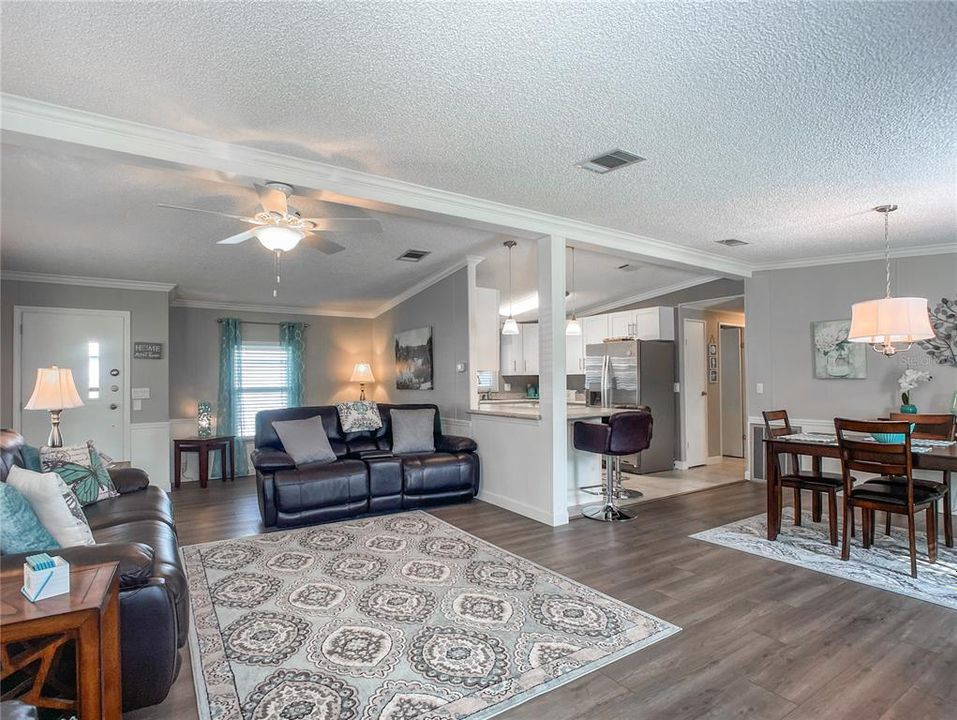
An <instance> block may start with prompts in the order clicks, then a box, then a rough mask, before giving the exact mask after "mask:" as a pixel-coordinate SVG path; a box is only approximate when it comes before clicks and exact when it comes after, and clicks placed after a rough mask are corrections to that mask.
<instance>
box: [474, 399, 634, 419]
mask: <svg viewBox="0 0 957 720" xmlns="http://www.w3.org/2000/svg"><path fill="white" fill-rule="evenodd" d="M482 405H485V407H482ZM623 409H624V408H610V407H592V406H589V405H584V404H581V403H569V404H568V410H567V412H568V421H569V422H572V421H575V420H587V419H590V418H600V417H607V416H608V415H614V414H615V413H618V412H622V410H623ZM469 414H470V415H490V416H492V417H508V418H520V419H523V420H540V419H541V417H542V414H541V411H540V410H539V407H538V405H537V404H535V405H530V404H512V405H509V404H506V403H493V404H492V406H491V407H489V406H488V404H487V403H485V402H483V403H481V404H480V405H479V409H478V410H469Z"/></svg>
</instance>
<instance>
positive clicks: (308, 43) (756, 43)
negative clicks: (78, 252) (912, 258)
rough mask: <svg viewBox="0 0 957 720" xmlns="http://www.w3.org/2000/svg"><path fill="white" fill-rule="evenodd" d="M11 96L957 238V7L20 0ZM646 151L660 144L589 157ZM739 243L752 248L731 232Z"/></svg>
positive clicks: (729, 212) (576, 195)
mask: <svg viewBox="0 0 957 720" xmlns="http://www.w3.org/2000/svg"><path fill="white" fill-rule="evenodd" d="M0 13H2V16H0V20H2V26H3V27H2V41H3V47H2V62H3V78H2V87H3V90H4V91H6V92H10V93H15V94H20V95H25V96H29V97H33V98H38V99H41V100H46V101H50V102H53V103H58V104H62V105H66V106H71V107H77V108H81V109H85V110H91V111H95V112H100V113H103V114H106V115H113V116H117V117H121V118H128V119H132V120H137V121H142V122H146V123H150V124H155V125H159V126H163V127H169V128H174V129H179V130H184V131H188V132H191V133H196V134H198V135H203V136H207V137H213V138H218V139H223V140H227V141H232V142H239V143H244V144H248V145H253V146H257V147H264V148H268V149H271V150H277V151H280V152H285V153H289V154H293V155H297V156H301V157H312V158H318V159H322V160H324V161H327V162H331V163H334V164H339V165H343V166H347V167H353V168H359V169H362V170H367V171H370V172H375V173H380V174H383V175H387V176H390V177H396V178H400V179H403V180H409V181H413V182H417V183H421V184H424V185H429V186H433V187H439V188H443V189H446V190H453V191H458V192H462V193H466V194H469V195H473V196H477V197H483V198H490V199H494V200H499V201H504V202H507V203H510V204H513V205H519V206H524V207H528V208H533V209H537V210H543V211H548V212H552V213H555V214H558V215H563V216H567V217H573V218H577V219H582V220H586V221H590V222H593V223H597V224H600V225H607V226H611V227H615V228H621V229H624V230H629V231H633V232H637V233H640V234H643V235H648V236H652V237H655V238H658V239H661V240H667V241H672V242H677V243H681V244H683V245H687V246H691V247H697V248H701V249H707V250H711V251H717V252H720V253H727V254H729V255H733V256H735V257H739V258H741V259H743V260H746V261H753V262H779V261H786V260H791V259H795V258H800V257H807V256H816V255H826V254H838V253H850V252H855V251H864V250H875V249H878V248H879V247H880V244H881V242H880V222H879V219H877V218H876V216H875V215H874V214H872V213H865V212H862V211H864V210H866V209H867V208H870V207H872V206H874V205H876V204H879V203H884V202H896V203H898V204H899V205H900V206H901V210H900V212H898V213H897V215H896V216H895V217H894V218H893V220H894V224H895V227H894V234H893V240H894V244H895V245H896V246H898V247H903V246H906V245H911V246H924V245H933V244H946V243H954V242H957V201H955V177H954V170H955V158H957V155H955V153H957V151H955V130H954V128H955V123H954V118H955V117H957V88H955V77H954V68H955V67H957V43H954V41H953V38H954V37H955V36H957V3H952V2H903V3H897V2H881V3H874V2H800V3H796V2H778V3H726V2H715V3H679V2H676V3H642V4H633V3H593V2H588V3H544V2H535V3H532V2H527V3H495V4H488V3H483V2H474V3H444V2H437V3H436V2H415V3H407V2H389V3H387V2H374V3H353V2H331V3H321V4H320V3H293V2H284V3H243V4H238V3H222V4H220V3H200V2H193V3H165V2H164V3H127V4H121V3H82V2H75V3H41V2H29V3H17V2H5V3H3V4H2V6H0ZM618 146H620V147H623V148H624V149H627V150H632V151H635V152H637V153H639V154H641V155H643V156H645V157H647V158H648V162H646V163H642V164H640V165H638V166H636V167H631V168H628V169H625V170H622V171H619V172H616V173H612V174H610V175H607V176H596V175H592V174H590V173H587V172H583V171H576V170H575V169H574V168H573V164H574V163H575V162H576V161H579V160H581V159H583V158H585V157H587V156H590V155H592V154H596V153H599V152H603V151H606V150H609V149H612V148H614V147H618ZM724 237H739V238H742V239H745V240H748V241H749V242H751V243H752V244H751V245H750V246H748V247H744V248H739V249H736V250H730V249H724V248H721V247H719V246H715V245H713V241H714V240H717V239H720V238H724Z"/></svg>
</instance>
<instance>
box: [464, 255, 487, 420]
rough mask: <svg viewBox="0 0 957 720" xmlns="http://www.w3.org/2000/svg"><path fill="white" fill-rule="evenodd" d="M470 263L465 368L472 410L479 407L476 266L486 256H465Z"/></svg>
mask: <svg viewBox="0 0 957 720" xmlns="http://www.w3.org/2000/svg"><path fill="white" fill-rule="evenodd" d="M465 259H466V262H467V263H468V265H467V267H468V283H469V287H468V304H469V307H468V316H469V361H468V362H469V366H468V367H467V368H466V369H465V370H466V372H467V373H468V374H469V408H470V409H472V410H477V409H478V377H477V376H476V375H475V370H476V369H477V368H478V362H477V356H478V343H477V342H476V338H478V332H479V330H478V322H477V318H476V306H477V303H476V298H475V288H476V284H475V274H476V273H475V268H476V267H478V264H479V263H480V262H482V261H483V260H484V259H485V258H483V257H479V256H477V255H469V256H468V257H466V258H465Z"/></svg>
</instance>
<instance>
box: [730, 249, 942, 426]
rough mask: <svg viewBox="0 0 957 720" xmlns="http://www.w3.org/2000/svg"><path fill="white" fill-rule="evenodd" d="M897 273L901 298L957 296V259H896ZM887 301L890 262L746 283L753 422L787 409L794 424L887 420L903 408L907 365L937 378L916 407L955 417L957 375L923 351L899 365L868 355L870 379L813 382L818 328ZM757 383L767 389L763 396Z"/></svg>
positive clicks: (903, 357) (918, 394)
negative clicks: (859, 306)
mask: <svg viewBox="0 0 957 720" xmlns="http://www.w3.org/2000/svg"><path fill="white" fill-rule="evenodd" d="M891 273H892V286H891V287H892V292H893V294H894V295H898V296H919V297H926V298H928V300H929V301H930V304H931V305H933V304H935V303H936V302H939V301H940V298H942V297H945V296H946V297H954V295H957V253H953V254H948V255H930V256H925V257H913V258H901V259H898V260H894V261H893V262H892V267H891ZM883 294H884V263H883V262H882V261H868V262H861V263H850V264H842V265H823V266H819V267H808V268H796V269H790V270H770V271H765V272H757V273H755V274H754V277H752V278H751V279H749V280H747V281H745V308H746V312H747V317H748V339H747V342H746V343H745V346H746V351H747V372H748V415H749V416H751V417H758V416H760V414H761V411H762V410H769V409H779V408H784V409H786V410H787V411H788V412H789V413H790V414H791V417H794V418H807V419H824V420H829V419H831V418H834V417H836V416H838V415H847V416H852V417H863V418H867V417H879V416H881V415H884V414H885V413H887V412H889V411H891V410H896V409H897V408H898V407H899V405H900V398H899V397H898V388H897V378H898V377H899V376H900V374H901V372H902V371H903V370H904V368H905V367H907V363H910V364H911V365H912V366H914V367H916V368H918V369H920V370H927V371H929V372H930V373H931V374H932V375H933V376H934V380H933V382H931V383H928V384H926V385H922V386H921V387H919V388H918V389H917V390H915V391H914V392H913V393H912V401H913V402H914V403H915V404H916V405H917V406H918V407H919V408H920V409H921V410H922V411H924V412H948V411H949V410H950V408H951V402H952V397H953V393H954V391H955V390H957V368H954V367H948V366H942V365H933V364H932V362H931V358H930V357H929V356H928V355H927V354H926V353H925V352H924V351H923V350H921V349H920V348H919V347H916V346H915V347H913V348H911V350H910V351H909V352H907V353H903V354H899V355H897V356H896V357H893V358H885V357H883V356H882V355H878V354H877V353H875V352H874V351H873V350H871V349H870V348H868V349H867V378H866V379H863V380H816V379H815V378H814V377H813V365H812V363H813V352H812V347H811V323H812V322H813V321H816V320H837V319H841V318H849V317H850V316H851V304H852V303H855V302H859V301H861V300H870V299H874V298H877V297H881V296H882V295H883ZM756 383H763V384H764V394H763V395H758V394H757V393H756V391H755V384H756Z"/></svg>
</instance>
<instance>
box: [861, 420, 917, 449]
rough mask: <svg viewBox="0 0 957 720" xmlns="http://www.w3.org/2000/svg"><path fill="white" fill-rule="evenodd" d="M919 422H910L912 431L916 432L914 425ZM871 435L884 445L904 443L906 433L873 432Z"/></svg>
mask: <svg viewBox="0 0 957 720" xmlns="http://www.w3.org/2000/svg"><path fill="white" fill-rule="evenodd" d="M916 425H917V423H911V424H910V431H911V432H914V426H916ZM871 437H872V438H874V439H875V440H877V442H879V443H881V444H883V445H903V444H904V433H871Z"/></svg>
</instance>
